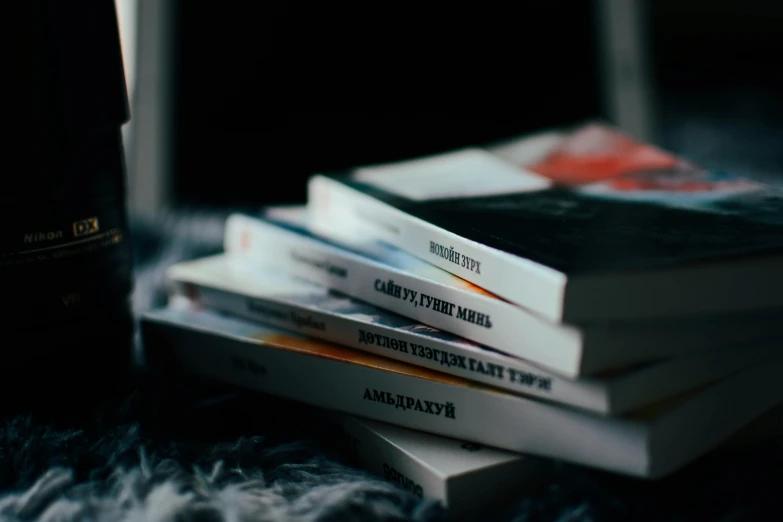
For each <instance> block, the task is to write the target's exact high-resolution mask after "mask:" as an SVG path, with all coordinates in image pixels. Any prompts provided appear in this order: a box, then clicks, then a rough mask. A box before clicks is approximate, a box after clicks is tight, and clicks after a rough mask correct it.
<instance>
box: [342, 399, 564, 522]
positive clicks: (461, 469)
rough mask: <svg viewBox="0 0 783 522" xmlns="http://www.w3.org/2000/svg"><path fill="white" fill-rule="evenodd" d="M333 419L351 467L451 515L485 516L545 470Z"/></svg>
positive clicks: (478, 449) (477, 448)
mask: <svg viewBox="0 0 783 522" xmlns="http://www.w3.org/2000/svg"><path fill="white" fill-rule="evenodd" d="M332 417H333V419H334V420H333V422H335V424H336V425H337V426H338V429H339V431H340V432H341V433H342V435H343V444H342V446H343V448H344V453H345V455H346V457H347V458H348V459H349V462H350V463H351V464H352V465H354V466H357V467H360V468H363V469H365V470H367V471H369V472H370V473H373V474H375V475H378V476H380V477H383V478H385V479H386V480H388V481H390V482H392V483H394V484H397V485H399V486H400V487H402V488H403V489H406V490H408V491H410V492H411V493H413V494H414V495H417V496H419V497H421V498H431V499H434V500H438V501H439V502H440V503H441V504H442V505H443V506H444V507H445V508H446V509H447V510H448V511H449V512H450V514H451V516H452V517H459V518H468V517H470V518H476V517H478V516H479V515H481V514H486V512H487V508H488V507H489V506H491V505H493V504H495V503H496V502H503V501H505V500H508V499H509V498H511V497H512V496H513V495H519V494H521V493H523V492H524V491H525V487H526V486H528V487H531V486H533V484H534V483H536V482H537V483H540V482H541V480H542V479H543V478H544V477H545V475H546V473H547V472H548V471H549V469H548V468H549V467H548V466H546V465H545V461H544V460H543V459H536V458H534V457H528V456H522V455H519V454H516V453H509V452H504V451H500V450H496V449H494V448H488V447H486V446H482V445H480V444H475V443H472V442H464V441H460V440H457V439H451V438H447V437H441V436H439V435H432V434H429V433H423V432H419V431H413V430H410V429H407V428H401V427H399V426H393V425H390V424H386V423H381V422H377V421H369V420H367V419H362V418H359V417H354V416H352V415H342V414H340V415H334V416H332ZM444 464H445V465H444Z"/></svg>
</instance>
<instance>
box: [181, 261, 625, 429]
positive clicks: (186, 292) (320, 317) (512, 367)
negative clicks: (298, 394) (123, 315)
mask: <svg viewBox="0 0 783 522" xmlns="http://www.w3.org/2000/svg"><path fill="white" fill-rule="evenodd" d="M170 284H171V286H170V288H171V291H172V292H173V293H174V294H177V295H179V296H186V297H187V298H188V299H190V300H193V301H196V302H197V303H199V304H201V305H203V306H205V307H207V308H212V309H214V310H221V311H224V312H227V313H230V314H232V315H236V316H238V317H243V318H246V319H250V320H254V321H259V322H261V323H264V324H269V325H272V326H277V327H280V328H284V329H286V330H292V331H296V332H300V333H302V334H304V335H308V336H311V337H314V338H318V339H323V340H326V341H331V342H334V343H337V344H340V345H342V346H348V347H350V348H355V349H358V350H362V351H365V352H370V353H374V354H377V355H380V356H383V357H389V358H391V359H397V360H400V361H403V362H406V363H410V364H415V365H417V366H421V367H424V368H430V369H433V370H437V371H441V372H443V373H447V374H451V375H456V376H458V377H463V378H466V379H469V380H471V381H475V382H480V383H484V384H488V385H490V386H495V387H498V388H502V389H506V390H509V391H511V392H513V393H517V394H523V395H528V396H532V397H540V398H544V399H548V400H551V401H554V402H560V403H565V404H569V405H571V406H574V407H577V408H582V409H586V410H591V411H594V412H596V413H600V414H608V413H609V407H610V405H609V403H610V401H609V397H608V393H607V389H606V386H605V385H604V384H603V383H601V382H597V381H588V382H581V381H578V380H577V381H572V380H569V379H566V378H563V377H560V376H559V375H557V374H553V373H548V372H542V371H541V370H540V369H538V368H536V367H535V366H533V365H528V364H525V363H524V362H523V361H514V360H512V359H510V358H508V357H503V356H501V355H497V354H494V353H492V352H491V351H483V350H481V349H480V348H479V349H476V348H473V347H469V345H468V346H461V345H459V344H458V343H448V342H444V341H441V340H439V339H435V338H431V337H423V336H420V335H415V334H412V333H410V332H407V331H405V330H401V329H397V328H394V327H387V326H384V325H380V324H373V323H369V322H359V321H355V320H352V319H350V318H348V317H344V316H340V315H337V314H332V313H327V312H324V311H320V310H317V309H315V308H310V307H305V306H298V305H294V304H289V303H286V302H283V301H281V300H279V299H275V298H274V297H264V296H258V295H253V296H250V295H245V294H241V293H238V292H235V291H232V290H225V289H221V288H217V287H215V286H209V285H207V284H204V283H203V282H194V281H188V280H186V279H177V276H176V275H172V276H171V280H170Z"/></svg>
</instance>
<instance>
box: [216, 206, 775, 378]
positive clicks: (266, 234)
mask: <svg viewBox="0 0 783 522" xmlns="http://www.w3.org/2000/svg"><path fill="white" fill-rule="evenodd" d="M307 222H308V219H307V215H306V209H305V207H303V206H289V207H270V208H268V209H266V211H265V213H264V216H263V217H251V216H246V215H241V214H234V215H232V216H230V217H229V219H228V220H227V223H226V231H225V252H226V253H227V254H230V255H232V256H241V257H242V258H245V259H248V260H251V261H252V262H254V263H257V264H259V265H263V266H265V267H272V268H274V269H277V270H280V271H285V272H286V273H288V274H291V275H294V276H296V277H299V278H303V279H307V280H309V281H312V282H314V283H317V284H320V285H323V286H326V287H328V288H331V289H334V290H337V291H340V292H342V293H345V294H347V295H350V296H352V297H355V298H356V299H359V300H361V301H364V302H367V303H371V304H373V305H376V306H378V307H380V308H384V309H386V310H390V311H392V312H396V313H398V314H400V315H403V316H406V317H410V318H411V319H415V320H416V321H419V322H421V323H424V324H426V325H429V326H433V327H435V328H438V329H439V330H443V331H446V332H450V333H454V334H456V335H459V336H461V337H464V338H466V339H470V340H471V341H475V342H477V343H479V344H482V345H484V346H489V347H491V348H495V349H497V350H500V351H501V352H504V353H506V354H509V355H513V356H516V357H521V358H523V359H525V360H528V361H530V362H533V363H535V364H538V365H541V366H544V367H546V368H549V369H551V370H552V371H554V372H558V373H560V374H562V375H565V376H568V377H576V376H579V375H594V374H596V373H599V372H602V371H606V370H607V369H610V368H620V367H625V366H628V365H633V364H637V363H642V362H648V361H651V360H656V359H661V358H664V357H668V356H672V355H682V354H685V353H688V352H698V351H703V350H706V349H715V348H719V347H722V346H738V345H743V344H745V343H748V342H757V341H758V344H762V343H763V341H762V339H764V338H767V339H769V338H770V337H771V336H773V335H780V334H781V333H783V323H781V321H780V314H779V313H774V312H769V313H755V314H730V315H723V316H717V317H716V316H709V317H698V318H691V319H688V320H683V319H668V320H643V321H639V320H637V321H614V322H610V323H607V322H598V323H589V324H583V325H579V326H578V327H577V326H569V325H563V324H557V323H553V322H552V321H549V320H546V319H544V318H542V317H540V316H538V315H536V314H534V313H531V312H530V311H528V310H526V309H524V308H522V307H520V306H516V305H514V304H512V303H510V302H508V301H506V300H503V299H500V298H498V297H497V296H495V295H493V294H490V293H488V292H486V291H484V290H482V289H481V288H479V287H477V286H476V285H474V284H472V283H469V282H467V281H465V280H464V279H461V278H459V277H457V276H455V275H453V274H450V273H449V272H446V271H445V270H442V269H440V268H438V267H436V266H434V265H432V264H430V263H427V262H426V261H423V260H421V259H418V258H416V257H414V256H412V255H410V254H407V253H405V252H403V251H402V250H400V249H398V248H396V247H393V246H389V245H388V244H385V243H381V242H378V241H373V240H372V239H369V240H365V239H364V238H363V237H362V236H361V235H356V234H354V235H350V234H349V235H343V236H338V235H336V234H332V235H331V237H329V238H326V237H324V236H323V235H322V234H321V235H319V234H315V233H314V232H312V231H311V230H310V229H309V228H308V226H307ZM349 228H350V227H349ZM767 342H769V341H767Z"/></svg>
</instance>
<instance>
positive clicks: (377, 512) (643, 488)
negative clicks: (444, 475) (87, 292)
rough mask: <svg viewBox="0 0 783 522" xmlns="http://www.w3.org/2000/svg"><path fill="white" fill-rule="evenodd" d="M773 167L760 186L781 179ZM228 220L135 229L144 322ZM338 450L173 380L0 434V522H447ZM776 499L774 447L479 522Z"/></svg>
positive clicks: (597, 481)
mask: <svg viewBox="0 0 783 522" xmlns="http://www.w3.org/2000/svg"><path fill="white" fill-rule="evenodd" d="M672 121H675V122H676V119H674V115H673V116H672ZM708 123H709V122H708ZM713 128H714V127H713V126H712V125H703V126H701V127H699V126H695V127H694V126H691V127H689V128H685V127H672V128H670V129H669V130H668V131H667V133H666V134H665V135H666V136H667V137H668V139H669V141H670V143H668V145H670V146H672V145H676V144H677V143H681V144H682V143H685V144H686V145H687V144H693V146H692V147H691V149H692V150H693V153H694V154H693V155H695V156H699V155H709V152H710V151H709V150H707V149H705V148H703V147H702V148H699V144H701V143H707V142H709V143H714V142H715V139H714V136H711V135H710V133H712V129H713ZM751 130H752V129H751ZM683 133H685V134H683ZM699 133H701V134H699ZM759 135H764V136H769V134H768V133H760V134H759ZM778 136H780V135H779V134H778ZM689 140H690V141H689ZM675 148H676V147H675ZM685 149H686V152H687V149H688V147H685ZM722 150H723V151H725V150H726V147H723V148H722ZM775 151H776V152H777V154H778V155H777V156H775V157H774V158H771V157H769V156H764V158H765V160H766V162H767V163H766V164H764V169H763V170H766V169H767V168H769V169H770V170H775V169H777V167H778V166H779V159H780V149H779V147H778V148H776V149H775ZM743 153H745V151H744V150H743ZM728 160H732V158H728ZM226 214H227V212H226V211H220V212H208V211H204V210H199V211H195V210H191V211H188V210H187V209H180V210H179V211H178V212H176V213H170V214H162V215H160V216H157V217H156V219H155V220H154V222H150V221H145V220H141V219H136V220H134V221H133V232H134V242H135V246H136V259H137V261H138V265H137V274H136V275H137V282H136V293H135V295H134V306H135V311H136V312H137V313H140V312H142V311H144V310H147V309H149V308H151V307H152V306H155V305H159V304H162V303H164V302H165V298H166V296H165V287H164V285H163V281H164V278H163V275H164V273H163V270H164V269H165V267H166V266H168V265H170V264H171V263H173V262H175V261H179V260H183V259H189V258H194V257H198V256H202V255H206V254H209V253H212V252H217V251H219V250H220V248H221V238H222V226H223V221H224V218H225V215H226ZM281 419H285V421H282V422H281ZM334 435H335V434H333V433H331V432H330V431H329V429H327V428H326V427H325V426H324V425H322V424H320V423H319V422H318V420H317V417H316V416H314V415H312V411H310V410H308V408H307V407H305V406H301V405H296V404H292V403H288V402H285V401H279V400H276V399H272V398H269V397H262V396H256V395H252V394H247V393H243V392H236V391H230V390H225V389H220V388H215V387H212V386H210V385H207V384H204V383H196V382H185V381H179V380H172V382H171V383H168V385H167V386H166V387H165V388H161V387H154V388H149V387H146V386H142V387H140V388H139V389H136V390H134V391H132V392H131V393H129V394H128V395H123V396H118V397H107V398H105V400H102V401H99V403H98V404H97V405H96V407H94V408H92V409H90V410H89V411H87V412H85V414H84V415H81V416H73V415H59V416H58V415H54V416H51V415H38V414H36V415H16V416H12V417H8V418H0V522H22V521H25V522H31V521H37V522H55V521H57V522H66V521H94V522H104V521H106V522H108V521H112V522H114V521H124V522H142V521H147V522H240V521H242V522H244V521H251V520H252V521H256V520H261V521H263V520H274V521H291V522H294V521H296V522H299V521H301V522H304V521H352V520H374V521H375V520H378V521H391V520H418V521H429V520H439V519H443V518H445V516H446V514H445V513H444V512H443V511H442V510H441V509H440V508H439V506H437V505H436V504H434V503H432V502H429V501H426V500H421V499H418V498H417V497H414V496H413V495H411V494H410V493H408V492H406V491H403V490H401V489H399V488H397V487H396V486H394V485H392V484H389V483H386V482H384V481H382V480H380V479H378V478H376V477H373V476H369V475H368V474H366V473H364V472H362V471H360V470H357V469H354V468H352V467H350V466H348V465H347V464H345V463H344V461H343V460H342V457H341V454H340V452H339V444H337V443H336V439H335V437H334ZM780 491H783V444H782V443H781V441H780V440H771V441H768V442H766V443H765V444H762V445H757V446H755V447H740V448H736V449H734V450H730V451H723V452H721V453H718V454H714V455H712V456H711V457H709V458H706V459H702V461H701V462H699V463H698V464H697V465H695V466H691V467H690V468H688V469H687V470H685V471H684V472H682V473H679V474H677V475H676V476H674V477H671V478H670V479H667V480H665V481H662V482H659V483H652V484H650V483H643V482H638V481H633V480H628V479H623V478H621V477H616V476H612V475H608V474H604V473H600V472H597V471H593V470H588V469H584V468H579V467H576V466H569V465H566V464H557V465H556V466H555V470H554V471H553V474H552V476H551V477H548V478H547V480H546V481H544V482H542V483H541V484H540V485H539V487H537V488H535V489H531V490H526V491H520V492H519V496H518V498H517V500H516V501H515V502H512V503H510V504H508V505H505V506H492V507H493V508H495V509H494V510H493V511H488V512H487V514H486V517H483V518H482V519H483V520H497V521H498V522H499V521H508V522H510V521H513V522H534V521H558V522H571V521H591V522H592V521H613V520H622V521H628V520H634V521H644V520H671V521H685V520H712V521H721V522H738V521H744V520H748V521H750V520H753V521H764V520H770V521H771V520H781V515H780V504H779V495H780Z"/></svg>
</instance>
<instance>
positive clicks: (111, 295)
mask: <svg viewBox="0 0 783 522" xmlns="http://www.w3.org/2000/svg"><path fill="white" fill-rule="evenodd" d="M20 4H22V5H20V6H19V8H20V9H21V13H19V14H18V15H17V16H16V20H18V21H19V22H20V23H21V24H22V26H23V31H20V33H21V35H20V36H19V38H21V41H20V42H19V45H18V53H17V58H18V59H16V60H15V61H13V63H12V74H11V75H10V76H9V77H11V78H13V80H14V81H13V82H12V87H16V88H17V92H16V96H15V97H14V98H13V99H14V101H15V104H16V105H17V108H16V109H17V110H16V111H12V112H14V113H17V112H18V114H16V119H15V120H14V119H11V123H12V125H13V127H14V129H13V130H14V131H15V135H16V140H15V142H14V144H13V146H12V147H11V148H12V149H13V150H12V151H11V155H12V156H14V155H15V156H16V159H17V160H18V161H17V162H15V163H16V164H18V165H19V167H18V169H17V170H16V171H14V172H13V173H11V175H7V176H6V179H8V180H9V183H7V185H6V189H5V190H2V191H0V207H1V208H2V220H1V221H0V287H1V288H3V291H4V297H3V299H4V300H5V301H6V303H8V305H9V306H6V307H4V310H3V314H2V316H1V317H2V319H0V320H1V321H2V322H3V325H4V326H5V330H6V332H10V334H11V337H10V339H11V340H10V342H8V343H5V345H6V350H5V353H4V354H3V357H4V358H5V359H6V363H7V364H4V366H5V368H6V369H10V370H11V371H10V372H7V373H6V376H7V378H6V379H5V382H6V383H9V382H13V383H14V385H16V384H18V382H19V381H24V382H25V383H26V384H46V385H49V386H51V385H63V387H62V388H61V391H63V390H69V391H74V390H76V389H85V390H93V391H96V392H99V393H105V389H106V388H105V387H106V386H107V385H110V384H112V383H117V382H120V381H122V380H123V379H124V378H125V377H127V376H128V370H129V369H130V362H131V353H132V351H131V339H132V331H133V321H132V317H131V307H130V302H129V301H130V293H131V290H132V259H131V244H130V237H129V233H128V223H127V216H126V199H125V171H124V164H125V161H124V154H123V142H122V135H121V126H122V124H123V123H124V122H126V121H127V120H128V118H129V113H128V100H127V93H126V90H125V77H124V71H123V64H122V53H121V49H120V40H119V30H118V24H117V17H116V12H115V6H114V2H113V1H112V0H79V2H61V1H54V0H53V1H44V0H27V1H25V2H20Z"/></svg>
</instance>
